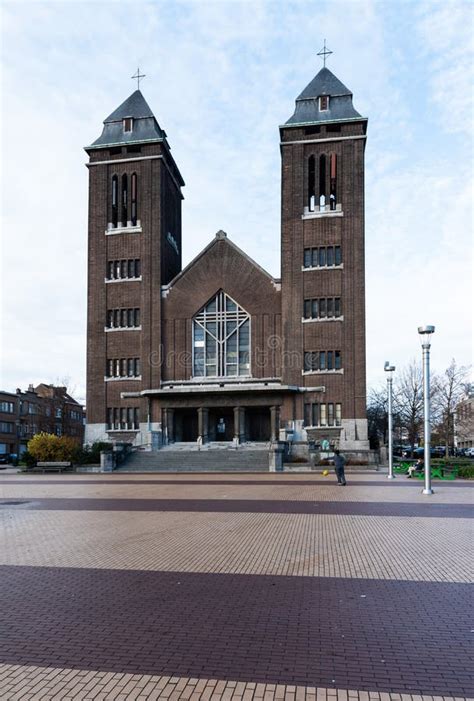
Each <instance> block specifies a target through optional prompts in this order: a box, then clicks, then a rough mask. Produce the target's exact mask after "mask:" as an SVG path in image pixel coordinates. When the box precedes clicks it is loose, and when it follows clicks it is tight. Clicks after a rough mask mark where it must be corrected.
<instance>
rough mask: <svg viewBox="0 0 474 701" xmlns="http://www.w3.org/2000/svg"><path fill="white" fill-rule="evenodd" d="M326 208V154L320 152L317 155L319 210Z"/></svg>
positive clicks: (322, 210)
mask: <svg viewBox="0 0 474 701" xmlns="http://www.w3.org/2000/svg"><path fill="white" fill-rule="evenodd" d="M325 209H326V156H325V155H324V153H322V154H321V155H320V157H319V211H320V212H324V211H325Z"/></svg>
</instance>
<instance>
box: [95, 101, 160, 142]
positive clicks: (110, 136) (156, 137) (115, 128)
mask: <svg viewBox="0 0 474 701" xmlns="http://www.w3.org/2000/svg"><path fill="white" fill-rule="evenodd" d="M165 138H166V133H165V131H164V130H163V129H161V127H160V125H159V124H158V122H157V121H156V119H155V115H154V114H153V112H152V111H151V109H150V106H149V105H148V103H147V101H146V100H145V98H144V97H143V95H142V93H141V91H140V90H135V92H133V93H132V94H131V95H130V97H127V99H126V100H125V101H124V102H122V104H121V105H119V107H117V109H115V110H114V111H113V112H112V114H109V116H108V117H107V118H106V119H105V120H104V128H103V131H102V134H101V136H99V138H98V139H96V140H95V141H94V143H93V144H92V145H91V146H89V147H88V149H94V148H104V147H107V146H120V145H121V144H137V143H144V142H150V141H163V140H164V139H165Z"/></svg>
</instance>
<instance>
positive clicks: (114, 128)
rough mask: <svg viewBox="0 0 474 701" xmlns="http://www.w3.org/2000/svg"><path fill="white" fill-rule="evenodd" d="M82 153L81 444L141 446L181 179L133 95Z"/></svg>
mask: <svg viewBox="0 0 474 701" xmlns="http://www.w3.org/2000/svg"><path fill="white" fill-rule="evenodd" d="M85 150H86V152H87V154H88V156H89V162H88V163H87V167H88V170H89V221H88V311H87V317H88V318H87V426H86V438H85V440H86V443H91V442H93V441H96V440H117V441H128V442H132V443H133V442H135V443H141V442H146V441H145V439H144V437H143V435H140V434H143V433H144V432H146V431H147V430H148V429H149V428H150V420H149V416H148V407H147V404H146V400H144V399H141V398H131V399H130V398H129V399H123V398H122V394H123V393H138V392H140V391H141V389H142V388H143V387H146V388H147V389H148V388H153V387H159V386H160V381H161V363H160V349H161V343H162V323H161V286H162V285H166V284H167V283H168V282H170V280H172V279H173V278H174V277H175V276H176V275H177V274H178V273H179V272H180V270H181V200H182V199H183V196H182V193H181V189H182V187H183V185H184V181H183V179H182V177H181V174H180V172H179V170H178V167H177V165H176V163H175V161H174V159H173V157H172V155H171V150H170V146H169V144H168V141H167V136H166V133H165V131H164V130H163V129H162V128H161V127H160V125H159V124H158V122H157V120H156V118H155V116H154V115H153V113H152V111H151V109H150V107H149V106H148V104H147V102H146V100H145V98H144V97H143V95H142V93H141V91H140V90H135V92H133V93H132V94H131V95H130V97H128V98H127V99H126V100H125V102H123V103H122V104H121V105H120V106H119V107H118V108H117V109H116V110H115V111H114V112H112V114H110V115H109V117H107V119H106V120H105V121H104V127H103V131H102V134H101V136H100V137H99V138H98V139H97V140H96V141H94V143H93V144H91V146H88V147H86V149H85Z"/></svg>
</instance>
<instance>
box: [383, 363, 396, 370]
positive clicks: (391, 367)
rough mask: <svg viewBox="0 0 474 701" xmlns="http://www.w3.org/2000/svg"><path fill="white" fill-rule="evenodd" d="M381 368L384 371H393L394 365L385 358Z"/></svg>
mask: <svg viewBox="0 0 474 701" xmlns="http://www.w3.org/2000/svg"><path fill="white" fill-rule="evenodd" d="M383 369H384V370H385V372H393V371H394V370H395V365H390V362H389V361H388V360H386V361H385V365H384V366H383Z"/></svg>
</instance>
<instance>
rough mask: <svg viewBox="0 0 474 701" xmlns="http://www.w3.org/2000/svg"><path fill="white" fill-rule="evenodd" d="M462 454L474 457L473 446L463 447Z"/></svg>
mask: <svg viewBox="0 0 474 701" xmlns="http://www.w3.org/2000/svg"><path fill="white" fill-rule="evenodd" d="M464 455H465V456H466V458H474V448H465V449H464Z"/></svg>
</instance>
